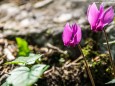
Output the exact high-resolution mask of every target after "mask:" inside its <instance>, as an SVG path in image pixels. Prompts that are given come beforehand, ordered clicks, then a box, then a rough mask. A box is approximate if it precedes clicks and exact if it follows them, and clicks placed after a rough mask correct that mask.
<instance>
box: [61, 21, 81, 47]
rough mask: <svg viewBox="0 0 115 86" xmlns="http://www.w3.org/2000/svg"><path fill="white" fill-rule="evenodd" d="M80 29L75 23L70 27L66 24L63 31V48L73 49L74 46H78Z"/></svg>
mask: <svg viewBox="0 0 115 86" xmlns="http://www.w3.org/2000/svg"><path fill="white" fill-rule="evenodd" d="M81 35H82V32H81V28H80V26H78V25H77V24H76V23H75V24H73V25H72V26H70V25H69V23H67V24H66V25H65V28H64V31H63V35H62V36H63V37H62V39H63V42H64V45H65V46H71V47H75V45H76V44H79V42H80V41H81V37H82V36H81Z"/></svg>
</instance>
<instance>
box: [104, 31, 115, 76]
mask: <svg viewBox="0 0 115 86" xmlns="http://www.w3.org/2000/svg"><path fill="white" fill-rule="evenodd" d="M103 32H104V35H105V38H106V42H107V48H108V51H109V56H110V58H109V60H110V62H111V66H112V69H113V73H114V77H115V66H114V62H113V60H112V55H111V51H110V46H109V42H108V38H107V33H106V31H105V29H103Z"/></svg>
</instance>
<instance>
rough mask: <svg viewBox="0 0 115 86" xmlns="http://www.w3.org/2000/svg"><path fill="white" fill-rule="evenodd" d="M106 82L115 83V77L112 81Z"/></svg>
mask: <svg viewBox="0 0 115 86" xmlns="http://www.w3.org/2000/svg"><path fill="white" fill-rule="evenodd" d="M105 84H115V79H113V80H111V81H109V82H107V83H105Z"/></svg>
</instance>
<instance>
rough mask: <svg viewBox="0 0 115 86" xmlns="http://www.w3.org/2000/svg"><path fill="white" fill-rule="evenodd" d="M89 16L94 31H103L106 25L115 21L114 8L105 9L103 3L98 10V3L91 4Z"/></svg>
mask: <svg viewBox="0 0 115 86" xmlns="http://www.w3.org/2000/svg"><path fill="white" fill-rule="evenodd" d="M87 18H88V21H89V24H90V26H91V30H92V31H94V32H98V31H102V30H103V28H104V26H105V25H107V24H110V23H111V22H112V21H113V18H114V10H113V8H112V7H109V8H108V9H107V10H105V11H104V6H103V4H101V5H100V9H99V10H98V9H97V6H96V4H95V3H93V4H92V5H89V8H88V10H87Z"/></svg>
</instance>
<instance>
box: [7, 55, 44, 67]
mask: <svg viewBox="0 0 115 86" xmlns="http://www.w3.org/2000/svg"><path fill="white" fill-rule="evenodd" d="M41 57H42V55H41V54H32V53H30V54H29V56H28V57H23V56H20V57H18V58H17V59H15V60H14V61H12V62H6V63H5V64H18V65H31V64H34V63H35V62H36V60H38V61H39V60H40V58H41Z"/></svg>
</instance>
